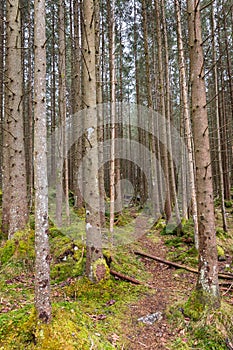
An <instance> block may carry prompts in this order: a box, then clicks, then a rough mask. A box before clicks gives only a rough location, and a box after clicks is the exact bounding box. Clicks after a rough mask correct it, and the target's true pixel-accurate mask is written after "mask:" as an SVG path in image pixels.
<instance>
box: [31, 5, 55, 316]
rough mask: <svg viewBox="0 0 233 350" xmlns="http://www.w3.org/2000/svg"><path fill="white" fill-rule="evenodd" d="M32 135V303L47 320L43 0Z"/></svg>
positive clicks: (36, 41)
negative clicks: (34, 254) (33, 262)
mask: <svg viewBox="0 0 233 350" xmlns="http://www.w3.org/2000/svg"><path fill="white" fill-rule="evenodd" d="M34 6H35V7H34V10H35V23H34V28H35V33H34V44H35V93H34V103H35V105H34V114H35V117H34V118H35V120H34V123H35V137H34V173H35V179H34V187H35V250H36V263H35V306H36V310H37V315H38V318H39V320H41V321H42V322H44V323H48V322H50V320H51V302H50V254H49V242H48V180H47V157H46V152H47V134H46V126H47V125H46V103H45V98H46V49H45V43H46V37H45V1H44V0H35V4H34Z"/></svg>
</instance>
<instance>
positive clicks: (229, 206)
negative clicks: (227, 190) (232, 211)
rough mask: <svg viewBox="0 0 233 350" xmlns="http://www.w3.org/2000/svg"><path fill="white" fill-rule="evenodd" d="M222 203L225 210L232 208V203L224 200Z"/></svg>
mask: <svg viewBox="0 0 233 350" xmlns="http://www.w3.org/2000/svg"><path fill="white" fill-rule="evenodd" d="M224 203H225V207H226V208H232V201H227V200H225V201H224Z"/></svg>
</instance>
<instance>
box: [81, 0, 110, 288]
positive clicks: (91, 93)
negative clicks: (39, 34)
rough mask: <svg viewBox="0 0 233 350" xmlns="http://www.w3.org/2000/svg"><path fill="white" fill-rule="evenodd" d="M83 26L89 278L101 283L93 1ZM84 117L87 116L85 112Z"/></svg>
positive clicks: (86, 9) (87, 0)
mask: <svg viewBox="0 0 233 350" xmlns="http://www.w3.org/2000/svg"><path fill="white" fill-rule="evenodd" d="M82 10H83V13H82V15H83V16H82V18H83V23H82V40H83V41H82V49H83V67H82V68H83V69H82V99H83V107H84V108H85V112H86V120H88V121H91V126H90V125H89V124H88V123H87V124H86V125H84V132H85V156H86V162H85V165H84V176H83V178H84V180H83V186H84V192H85V201H86V203H85V208H86V237H87V238H86V241H87V242H86V244H87V253H86V257H87V259H86V274H87V276H88V277H89V278H90V279H91V280H93V281H95V282H98V281H99V280H101V279H102V278H103V277H104V276H105V273H106V267H105V265H104V264H103V254H102V239H101V230H100V215H99V181H98V150H97V147H96V146H97V126H98V125H97V111H96V108H95V106H96V69H95V62H96V56H95V20H94V18H95V7H94V2H93V0H85V1H84V2H83V8H82ZM83 113H84V112H83Z"/></svg>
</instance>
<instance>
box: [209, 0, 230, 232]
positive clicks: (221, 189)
mask: <svg viewBox="0 0 233 350" xmlns="http://www.w3.org/2000/svg"><path fill="white" fill-rule="evenodd" d="M215 28H216V24H215V18H214V7H213V4H212V5H211V32H212V50H213V53H212V55H213V65H214V95H215V96H216V97H215V99H214V103H215V116H216V128H217V148H218V171H219V198H220V201H221V211H222V222H223V230H224V231H225V232H227V221H226V210H225V202H224V178H223V168H222V149H221V135H220V116H219V89H218V70H217V59H216V43H215V40H216V39H215V35H214V33H215Z"/></svg>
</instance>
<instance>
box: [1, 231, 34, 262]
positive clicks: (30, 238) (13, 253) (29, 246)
mask: <svg viewBox="0 0 233 350" xmlns="http://www.w3.org/2000/svg"><path fill="white" fill-rule="evenodd" d="M34 258H35V252H34V232H33V230H31V229H27V230H24V231H19V232H16V233H15V235H14V237H13V238H12V239H10V240H8V241H6V242H3V245H2V247H1V248H0V262H1V265H4V264H6V263H8V262H9V261H11V260H14V261H18V262H19V261H21V262H25V261H33V260H34Z"/></svg>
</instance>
